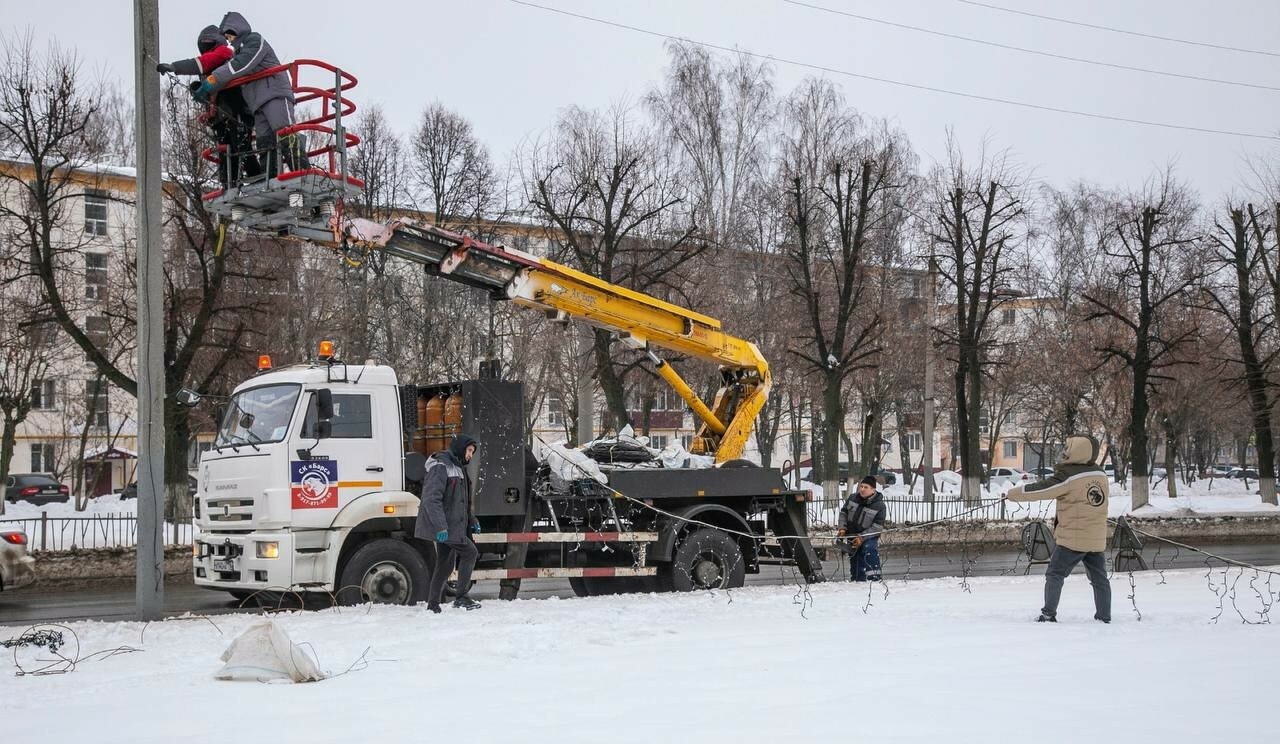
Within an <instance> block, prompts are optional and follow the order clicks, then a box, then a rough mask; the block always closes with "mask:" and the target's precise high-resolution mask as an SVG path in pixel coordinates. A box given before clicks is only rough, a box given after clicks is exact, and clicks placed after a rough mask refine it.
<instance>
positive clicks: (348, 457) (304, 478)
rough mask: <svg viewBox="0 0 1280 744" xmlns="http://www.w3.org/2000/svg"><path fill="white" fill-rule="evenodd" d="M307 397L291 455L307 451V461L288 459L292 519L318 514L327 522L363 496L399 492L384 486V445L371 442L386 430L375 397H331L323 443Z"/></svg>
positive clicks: (364, 393)
mask: <svg viewBox="0 0 1280 744" xmlns="http://www.w3.org/2000/svg"><path fill="white" fill-rule="evenodd" d="M309 395H310V398H309V400H308V401H307V409H306V410H307V413H306V416H305V417H304V418H303V422H302V427H301V429H300V430H299V432H298V440H297V442H296V443H295V446H294V447H293V448H292V452H293V454H295V455H296V453H297V451H298V450H299V449H310V450H311V456H310V458H309V459H294V458H293V457H291V458H290V468H289V471H290V485H291V489H290V490H291V496H292V503H293V510H294V515H295V517H296V516H298V512H299V511H307V510H323V511H322V512H321V513H322V514H324V515H325V518H332V517H333V515H334V514H336V513H337V510H338V509H339V508H341V507H343V506H345V505H346V504H348V503H350V502H351V501H352V500H353V499H355V498H357V497H359V496H361V495H363V494H366V493H369V492H371V491H383V490H388V489H391V490H395V489H399V488H401V487H402V486H400V485H399V484H397V483H394V482H392V483H389V482H388V481H387V476H388V468H387V461H386V454H385V448H384V447H383V444H384V443H383V442H381V441H380V440H379V438H378V437H376V436H375V432H377V433H381V432H382V430H383V429H385V426H383V425H382V424H383V423H384V422H381V421H379V418H380V417H381V416H383V415H386V414H385V411H384V410H380V409H379V407H378V406H376V405H375V391H373V390H368V389H364V390H361V389H359V388H341V392H338V391H334V392H333V418H332V419H331V420H330V434H329V436H328V437H326V438H324V439H317V437H316V433H317V431H316V428H317V427H316V419H317V415H316V413H317V405H316V402H317V398H316V393H315V392H311V393H309ZM384 408H385V407H384Z"/></svg>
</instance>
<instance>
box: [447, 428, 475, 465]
mask: <svg viewBox="0 0 1280 744" xmlns="http://www.w3.org/2000/svg"><path fill="white" fill-rule="evenodd" d="M473 444H474V445H476V449H479V448H480V443H479V442H477V441H476V440H475V437H472V436H471V435H469V434H459V435H458V436H456V437H454V438H453V441H452V442H449V454H450V455H452V456H453V459H454V461H456V462H457V463H458V464H459V465H462V466H463V467H465V466H466V464H467V447H470V446H471V445H473Z"/></svg>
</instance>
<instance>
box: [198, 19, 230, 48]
mask: <svg viewBox="0 0 1280 744" xmlns="http://www.w3.org/2000/svg"><path fill="white" fill-rule="evenodd" d="M226 43H227V40H226V38H224V37H223V35H222V32H221V31H219V30H218V27H217V26H205V27H204V28H202V29H200V35H199V36H197V37H196V48H197V49H199V50H200V53H201V54H205V53H207V52H209V51H211V50H213V49H216V48H217V47H218V46H219V45H221V44H226Z"/></svg>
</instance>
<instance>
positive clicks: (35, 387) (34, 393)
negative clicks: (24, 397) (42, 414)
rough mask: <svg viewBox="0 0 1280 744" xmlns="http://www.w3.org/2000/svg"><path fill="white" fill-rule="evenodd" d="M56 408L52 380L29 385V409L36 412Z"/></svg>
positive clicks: (38, 381)
mask: <svg viewBox="0 0 1280 744" xmlns="http://www.w3.org/2000/svg"><path fill="white" fill-rule="evenodd" d="M56 406H57V398H56V397H55V386H54V381H53V380H36V381H35V382H33V383H31V407H32V408H33V409H35V410H37V411H48V410H51V409H53V408H55V407H56Z"/></svg>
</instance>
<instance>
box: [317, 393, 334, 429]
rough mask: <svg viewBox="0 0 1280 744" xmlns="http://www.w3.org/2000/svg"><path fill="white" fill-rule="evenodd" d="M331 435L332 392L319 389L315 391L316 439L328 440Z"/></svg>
mask: <svg viewBox="0 0 1280 744" xmlns="http://www.w3.org/2000/svg"><path fill="white" fill-rule="evenodd" d="M332 435H333V391H331V390H329V388H320V389H319V390H317V391H316V439H328V438H329V437H330V436H332Z"/></svg>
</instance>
